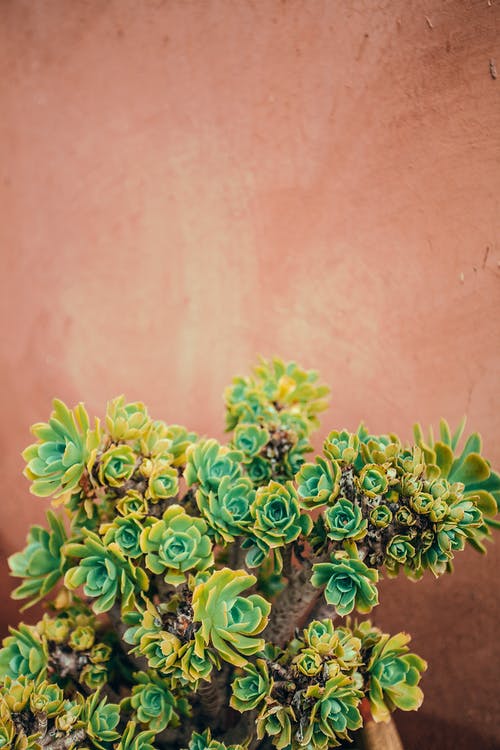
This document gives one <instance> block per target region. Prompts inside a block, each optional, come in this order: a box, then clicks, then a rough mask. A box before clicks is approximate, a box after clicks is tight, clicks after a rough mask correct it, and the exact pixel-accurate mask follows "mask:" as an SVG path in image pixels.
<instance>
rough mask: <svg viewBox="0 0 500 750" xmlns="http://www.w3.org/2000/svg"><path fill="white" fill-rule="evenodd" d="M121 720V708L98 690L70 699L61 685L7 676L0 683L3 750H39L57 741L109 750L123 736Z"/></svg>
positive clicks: (65, 745) (66, 745)
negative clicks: (120, 732) (118, 727)
mask: <svg viewBox="0 0 500 750" xmlns="http://www.w3.org/2000/svg"><path fill="white" fill-rule="evenodd" d="M119 720H120V709H119V706H118V705H116V704H113V703H108V701H107V699H106V698H105V697H104V698H101V696H100V694H99V692H98V691H97V692H95V693H93V694H92V695H91V696H89V697H87V698H85V697H84V696H83V695H82V694H81V693H75V694H74V695H73V696H72V697H71V698H67V697H65V695H64V692H63V690H62V689H61V688H60V687H58V686H57V685H55V684H51V683H49V682H47V681H44V680H41V681H40V680H39V681H37V682H33V681H30V680H28V679H27V678H25V677H20V678H19V679H17V680H12V679H11V678H10V677H6V678H5V680H4V682H3V684H1V685H0V741H1V746H2V748H7V749H9V750H10V749H11V748H12V750H28V749H29V748H33V750H41V748H43V747H44V746H47V745H48V744H51V743H58V745H57V746H61V747H74V746H77V745H81V746H83V745H84V744H85V746H86V747H91V748H97V749H98V750H108V748H111V747H112V743H114V742H116V741H117V740H118V738H119V736H120V734H119V732H117V731H116V727H117V725H118V722H119ZM115 747H116V745H115ZM117 750H118V749H117Z"/></svg>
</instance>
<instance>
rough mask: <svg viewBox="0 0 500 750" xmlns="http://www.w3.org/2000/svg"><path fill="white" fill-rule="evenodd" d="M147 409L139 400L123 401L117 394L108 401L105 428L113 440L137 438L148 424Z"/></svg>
mask: <svg viewBox="0 0 500 750" xmlns="http://www.w3.org/2000/svg"><path fill="white" fill-rule="evenodd" d="M150 421H151V420H150V418H149V415H148V410H147V409H146V407H145V406H144V404H143V403H142V402H141V401H134V402H131V403H126V402H125V397H124V396H118V397H117V398H114V399H113V400H112V401H109V402H108V407H107V410H106V428H107V431H108V433H109V436H110V438H111V440H112V441H113V442H119V441H121V440H137V439H138V438H140V437H141V436H142V435H143V434H144V432H145V431H146V430H147V428H148V426H149V424H150Z"/></svg>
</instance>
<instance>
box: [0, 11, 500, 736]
mask: <svg viewBox="0 0 500 750" xmlns="http://www.w3.org/2000/svg"><path fill="white" fill-rule="evenodd" d="M499 31H500V4H499V3H498V0H491V1H490V2H488V0H484V2H483V0H481V1H480V2H479V1H478V0H474V1H472V0H470V1H469V2H459V1H458V0H444V1H443V0H426V2H424V3H421V2H417V1H416V0H394V2H391V3H386V2H385V3H384V2H373V0H372V1H370V0H364V1H363V0H357V1H356V0H345V1H342V2H340V1H336V0H330V1H326V0H295V1H294V0H289V1H288V2H287V1H285V0H283V1H282V2H278V1H277V0H254V1H252V0H214V1H212V0H194V1H193V2H187V1H184V0H168V1H167V2H161V1H153V0H144V2H141V3H136V2H132V0H111V1H110V2H101V1H100V0H71V2H67V1H66V2H65V1H64V0H40V1H39V2H31V1H28V0H3V2H2V3H1V6H0V35H1V37H2V38H1V39H0V70H1V77H0V87H1V102H0V103H1V113H2V114H1V117H0V149H1V158H0V213H1V221H0V238H1V247H2V253H3V260H4V271H3V292H2V295H1V296H0V304H1V306H2V308H1V318H2V322H3V324H4V328H5V330H4V336H3V343H4V346H3V365H2V373H3V378H4V385H3V389H2V392H1V394H0V399H1V413H2V464H3V470H2V478H3V492H2V523H1V530H0V544H1V548H2V553H3V554H4V555H5V554H7V553H10V552H12V551H13V550H14V549H16V548H17V547H18V546H19V545H20V544H21V543H22V541H23V539H24V536H25V533H26V530H27V527H28V525H29V524H30V523H32V522H34V521H35V520H40V519H41V518H42V515H43V511H44V509H45V507H46V506H45V503H44V502H43V501H41V500H34V499H32V498H30V496H29V493H28V490H27V483H26V481H25V480H24V479H23V477H22V476H21V471H22V460H21V458H20V455H19V454H20V451H21V450H22V448H23V447H24V446H25V445H26V444H27V443H28V442H29V433H28V428H29V425H30V424H31V423H32V422H34V421H37V420H41V419H45V418H46V417H47V416H48V413H49V411H50V401H51V399H52V397H53V396H55V395H57V396H59V397H60V398H63V399H65V400H67V401H68V402H71V403H74V402H76V401H78V400H83V401H85V402H86V404H87V406H88V408H89V409H90V410H91V411H92V412H93V413H96V414H102V412H103V409H104V404H105V401H106V399H108V398H110V397H111V396H113V395H116V394H118V393H121V392H124V393H126V395H127V396H128V397H129V398H130V399H137V398H140V399H143V400H145V401H146V402H147V403H148V405H149V406H150V410H151V411H152V413H153V414H155V415H157V416H158V417H161V418H164V419H166V420H168V421H171V422H180V423H184V424H186V425H188V426H190V427H191V428H193V429H195V430H198V431H200V432H206V433H210V434H212V435H215V436H217V437H221V436H222V430H223V410H222V402H221V393H222V389H223V387H224V385H225V384H226V383H227V382H228V381H229V379H230V378H231V376H232V375H233V374H235V373H237V372H244V371H245V370H246V369H247V368H248V366H249V365H250V364H251V362H252V361H253V360H254V359H255V357H256V355H257V353H263V354H265V355H271V354H273V353H276V354H279V355H281V356H282V357H284V358H295V359H297V360H298V361H299V362H301V363H303V364H304V365H306V366H308V367H316V368H318V369H319V370H320V371H321V373H322V375H323V377H324V379H325V380H326V381H328V382H329V383H330V384H331V386H332V388H333V399H332V408H331V410H330V411H329V412H328V414H327V415H326V416H325V418H324V428H323V431H322V434H324V433H325V432H326V431H327V430H328V429H331V428H333V427H334V426H340V427H342V426H346V427H349V428H354V427H356V425H357V424H358V422H359V421H360V419H361V418H364V419H365V420H366V421H367V423H368V424H369V426H370V428H371V429H372V430H373V431H385V430H393V431H398V432H400V433H401V435H402V436H403V437H409V436H410V432H411V425H412V423H413V421H414V420H416V419H419V420H421V421H422V422H423V423H424V424H426V425H427V424H430V423H434V424H436V422H437V420H438V419H439V417H440V416H441V415H444V416H446V417H448V418H449V420H450V421H451V422H453V423H456V422H457V421H458V420H459V418H460V417H461V416H462V414H467V416H468V418H469V424H470V427H471V428H474V429H479V430H480V431H481V432H482V433H483V435H484V439H485V448H486V453H487V455H488V456H490V457H491V459H492V460H494V461H496V463H497V466H498V465H499V464H500V448H499V442H498V433H499V427H500V409H499V406H500V398H499V390H498V373H499V359H500V354H499V346H498V344H499V341H500V336H499V333H500V325H499V314H498V313H499V303H500V295H499V290H500V283H499V282H500V244H499V235H498V228H499V226H498V225H499V213H500V212H499V194H500V179H499V161H500V135H499V134H500V127H499V126H500V106H499V105H500V80H497V79H495V78H494V74H495V63H494V61H495V60H498V61H499V63H500V41H499V40H500V34H499ZM490 60H492V61H493V63H492V64H491V65H490ZM498 67H499V70H500V64H499V65H498ZM490 68H491V69H490ZM320 437H321V436H319V437H318V443H319V439H320ZM499 560H500V545H497V547H496V549H495V548H492V549H491V552H490V553H489V555H488V557H487V558H486V559H479V558H478V557H477V556H475V555H474V553H472V552H470V553H469V552H466V553H464V554H463V555H461V557H460V558H459V559H458V560H457V571H456V574H455V575H454V577H453V578H448V579H446V580H444V579H443V580H440V581H438V582H437V583H435V582H434V581H431V580H426V581H424V582H422V583H421V584H418V585H414V584H411V583H409V582H407V581H397V582H386V583H385V584H384V585H383V590H382V604H381V606H380V607H379V609H378V611H376V613H375V618H376V620H377V621H378V622H380V623H381V624H383V625H384V626H387V627H392V628H396V627H405V628H407V629H408V630H409V631H411V632H412V633H414V636H415V648H416V650H417V651H419V652H421V653H422V654H423V655H424V656H425V657H426V658H428V659H429V661H430V664H431V668H430V671H429V673H428V675H427V676H426V678H425V683H424V687H425V689H426V694H427V700H426V703H425V704H424V707H423V709H422V711H421V712H420V714H419V715H418V716H408V717H405V716H403V717H401V718H400V720H399V724H400V726H401V730H402V733H403V735H404V737H405V741H406V744H407V747H408V748H416V747H419V748H422V747H427V748H431V747H439V748H440V749H441V750H442V749H443V748H444V749H446V748H448V747H449V748H451V747H453V748H462V747H463V748H470V747H473V746H477V747H482V748H487V747H491V748H493V747H499V745H498V744H496V743H497V741H496V740H495V736H497V735H498V733H499V732H498V730H499V727H498V718H497V717H498V711H497V710H496V705H497V701H498V698H497V693H496V687H497V685H496V674H495V672H496V670H495V668H494V665H495V660H496V664H498V661H499V648H498V642H497V640H496V639H497V622H498V615H499V614H500V613H499V608H498V601H497V600H496V599H495V598H494V592H495V589H496V593H497V595H498V586H496V585H495V581H496V580H497V578H498V571H499V568H498V562H499ZM2 575H3V578H2V582H3V587H4V589H6V588H7V583H6V582H7V581H8V579H7V575H6V570H5V566H4V567H3V569H2ZM8 586H9V587H10V581H8ZM16 618H17V615H16V614H15V609H14V608H12V609H10V610H8V608H7V606H6V605H4V606H3V609H2V619H3V621H4V625H5V624H6V622H7V621H8V620H9V619H10V620H15V619H16ZM426 743H427V744H426ZM464 743H465V744H464Z"/></svg>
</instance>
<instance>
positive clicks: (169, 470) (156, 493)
mask: <svg viewBox="0 0 500 750" xmlns="http://www.w3.org/2000/svg"><path fill="white" fill-rule="evenodd" d="M178 492H179V476H178V474H177V469H176V468H175V467H174V466H172V465H171V464H170V463H169V462H168V461H153V463H152V467H151V473H150V474H149V478H148V489H147V492H146V497H147V498H148V499H149V500H151V501H152V502H153V503H155V502H158V500H167V499H168V498H170V497H175V496H176V495H177V493H178Z"/></svg>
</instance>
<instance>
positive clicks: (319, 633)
mask: <svg viewBox="0 0 500 750" xmlns="http://www.w3.org/2000/svg"><path fill="white" fill-rule="evenodd" d="M304 641H305V643H306V644H307V646H309V647H310V648H313V649H314V650H315V651H317V652H318V654H320V655H321V656H327V655H329V654H330V655H332V654H334V653H335V650H336V649H337V648H338V646H339V636H338V633H337V632H336V630H335V626H334V624H333V622H332V620H313V621H312V622H311V623H309V625H308V626H307V628H306V629H305V630H304Z"/></svg>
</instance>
